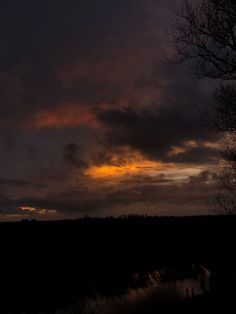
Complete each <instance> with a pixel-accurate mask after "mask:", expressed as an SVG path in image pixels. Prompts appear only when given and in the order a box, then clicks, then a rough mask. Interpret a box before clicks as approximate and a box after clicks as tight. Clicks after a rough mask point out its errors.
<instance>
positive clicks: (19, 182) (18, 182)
mask: <svg viewBox="0 0 236 314" xmlns="http://www.w3.org/2000/svg"><path fill="white" fill-rule="evenodd" d="M0 185H10V186H29V185H31V182H29V181H26V180H17V179H2V178H0Z"/></svg>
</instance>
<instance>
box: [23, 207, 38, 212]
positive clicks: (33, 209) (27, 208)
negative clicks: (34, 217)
mask: <svg viewBox="0 0 236 314" xmlns="http://www.w3.org/2000/svg"><path fill="white" fill-rule="evenodd" d="M20 209H21V210H23V211H26V212H31V213H32V212H35V211H36V208H35V207H29V206H21V207H20Z"/></svg>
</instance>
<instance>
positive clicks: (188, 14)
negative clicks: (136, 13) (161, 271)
mask: <svg viewBox="0 0 236 314" xmlns="http://www.w3.org/2000/svg"><path fill="white" fill-rule="evenodd" d="M175 9H176V11H175V12H176V16H177V18H176V21H175V23H174V25H173V27H172V32H171V35H172V39H173V44H174V50H173V51H174V53H173V55H172V58H173V59H174V61H175V62H177V63H182V62H186V61H189V63H190V68H191V72H192V74H194V75H197V76H198V77H199V78H211V79H217V80H221V83H222V84H221V87H219V88H217V89H216V90H215V93H214V99H215V102H214V108H213V109H214V113H213V115H211V117H210V118H209V120H208V123H209V125H210V126H211V127H213V128H214V130H216V131H218V132H221V134H222V138H223V139H224V141H223V142H222V145H221V147H220V152H221V154H222V157H223V160H224V163H223V167H222V172H221V174H220V175H219V178H220V183H219V187H220V192H219V194H218V195H217V203H218V205H220V208H221V209H223V211H225V212H227V213H234V212H236V1H235V0H183V1H181V5H179V4H177V5H175Z"/></svg>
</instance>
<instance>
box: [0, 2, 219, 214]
mask: <svg viewBox="0 0 236 314" xmlns="http://www.w3.org/2000/svg"><path fill="white" fill-rule="evenodd" d="M171 19H173V16H172V13H171V8H170V3H169V1H166V0H159V1H153V0H145V1H143V0H119V1H110V0H99V1H98V0H96V1H87V0H86V1H85V0H84V1H83V0H70V1H61V0H57V1H55V0H51V1H50V0H45V1H44V0H41V1H30V0H28V1H26V0H21V1H19V0H9V1H2V2H1V3H0V40H1V49H0V147H1V154H0V202H1V206H0V208H1V211H2V213H1V220H14V219H22V218H25V217H28V216H30V215H31V214H32V216H33V217H35V218H37V219H58V218H76V217H80V216H84V215H91V216H110V215H114V216H116V215H121V214H154V215H186V214H187V215H192V214H194V215H195V214H203V213H206V214H207V213H208V211H209V202H210V200H211V198H212V196H213V192H214V187H215V179H216V176H215V174H214V167H215V164H216V163H217V155H216V153H215V150H216V142H215V137H214V135H213V134H211V132H210V131H209V130H208V129H207V128H205V127H204V125H203V123H202V119H201V116H200V113H199V108H201V107H202V106H204V105H209V104H210V102H211V92H212V83H211V82H209V81H206V80H199V81H198V80H196V79H194V78H193V77H190V76H189V75H188V74H187V71H186V67H184V66H173V65H170V64H167V63H166V59H165V51H166V50H168V47H169V43H168V40H169V39H168V38H167V28H168V26H169V20H171Z"/></svg>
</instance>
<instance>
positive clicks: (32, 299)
mask: <svg viewBox="0 0 236 314" xmlns="http://www.w3.org/2000/svg"><path fill="white" fill-rule="evenodd" d="M0 234H1V261H0V265H1V280H0V313H24V312H25V313H39V312H40V311H42V313H55V311H56V310H57V309H64V312H63V313H80V310H81V309H80V307H79V306H78V304H82V303H83V302H85V300H86V299H87V298H90V299H96V298H98V297H97V296H98V295H99V297H100V298H103V297H104V298H105V297H106V298H113V299H114V298H115V297H118V298H122V296H123V295H125V294H126V293H127V291H128V288H131V289H133V290H134V291H135V289H139V288H140V287H143V288H145V287H146V286H147V285H148V275H147V274H150V273H152V272H154V271H157V270H163V269H165V272H164V273H162V274H163V276H162V278H161V279H162V280H163V282H170V281H171V282H175V281H176V280H181V279H186V278H195V277H196V276H197V274H198V273H199V272H200V271H201V269H202V268H206V269H208V270H210V271H211V278H210V290H209V291H206V293H204V294H203V295H201V296H195V295H193V297H192V296H191V298H184V299H183V300H181V301H178V302H177V303H176V306H174V307H173V308H171V309H167V308H166V307H165V306H164V307H163V308H161V305H160V308H159V309H160V311H158V308H157V309H156V308H154V307H152V305H150V308H149V310H148V313H167V312H168V311H170V312H171V313H200V312H202V313H215V312H217V313H218V312H219V313H228V312H229V311H228V308H229V307H230V306H232V305H234V302H233V301H234V299H235V296H236V293H235V292H236V280H235V274H236V257H235V246H236V217H234V216H205V217H194V218H190V217H185V218H171V217H169V218H165V217H163V218H157V217H156V218H154V217H129V218H120V219H113V218H107V219H89V218H84V219H81V220H77V221H58V222H37V221H30V222H29V221H23V222H19V223H1V224H0ZM193 265H194V266H193ZM134 274H139V277H138V278H139V279H138V280H136V281H135V280H134V278H136V277H134ZM74 306H75V307H76V306H77V307H76V308H75V310H74V312H72V310H71V309H72V308H74ZM155 307H156V305H155ZM68 308H70V310H67V309H68ZM69 311H71V312H69ZM140 311H141V310H140ZM140 311H139V312H140ZM136 312H137V313H138V311H136ZM141 312H142V313H147V312H145V310H144V309H143V310H142V311H141ZM58 313H60V312H58ZM61 313H62V312H61ZM91 313H92V311H91ZM114 313H116V312H115V311H114ZM168 313H169V312H168ZM101 314H102V313H101Z"/></svg>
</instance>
